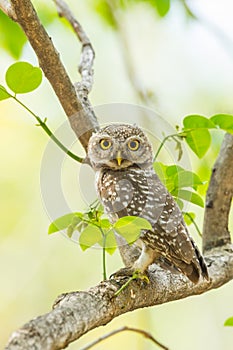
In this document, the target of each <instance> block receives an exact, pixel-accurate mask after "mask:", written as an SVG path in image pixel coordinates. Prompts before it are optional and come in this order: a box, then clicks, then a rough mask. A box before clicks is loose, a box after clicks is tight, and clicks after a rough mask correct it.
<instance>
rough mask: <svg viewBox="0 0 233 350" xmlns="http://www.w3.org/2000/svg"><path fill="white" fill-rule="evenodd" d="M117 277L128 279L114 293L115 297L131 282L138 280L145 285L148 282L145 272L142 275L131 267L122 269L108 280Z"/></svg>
mask: <svg viewBox="0 0 233 350" xmlns="http://www.w3.org/2000/svg"><path fill="white" fill-rule="evenodd" d="M118 277H129V279H128V280H127V281H126V282H125V283H124V284H123V285H122V286H121V287H120V289H119V290H118V291H117V292H116V293H115V296H117V295H118V294H120V293H121V292H122V291H123V290H124V289H125V288H126V287H127V286H128V285H129V284H130V282H131V281H133V280H136V279H140V280H141V281H143V282H146V283H149V282H150V281H149V278H148V276H147V275H146V274H145V272H144V273H142V272H141V271H138V270H135V269H133V268H132V267H124V268H122V269H120V270H119V271H117V272H115V273H114V274H112V275H111V276H110V278H118Z"/></svg>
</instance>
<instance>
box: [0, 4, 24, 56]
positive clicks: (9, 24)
mask: <svg viewBox="0 0 233 350" xmlns="http://www.w3.org/2000/svg"><path fill="white" fill-rule="evenodd" d="M26 42H27V37H26V35H25V34H24V32H23V30H22V29H21V28H20V26H19V25H18V24H16V23H15V22H14V21H12V20H11V19H10V18H9V17H8V16H6V15H5V14H4V13H3V12H2V11H1V10H0V45H1V47H2V48H3V49H5V50H6V51H8V53H9V54H10V55H11V56H13V58H15V59H19V57H20V55H21V53H22V50H23V47H24V44H25V43H26Z"/></svg>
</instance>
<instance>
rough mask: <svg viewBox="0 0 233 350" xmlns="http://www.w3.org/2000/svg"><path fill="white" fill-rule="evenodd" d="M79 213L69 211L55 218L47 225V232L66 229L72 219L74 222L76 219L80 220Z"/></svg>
mask: <svg viewBox="0 0 233 350" xmlns="http://www.w3.org/2000/svg"><path fill="white" fill-rule="evenodd" d="M80 214H81V213H69V214H66V215H63V216H61V217H60V218H58V219H56V220H55V221H53V222H52V223H51V224H50V225H49V228H48V234H49V235H50V234H51V233H54V232H58V231H61V230H64V229H66V228H67V227H68V226H69V225H70V224H71V223H72V222H73V220H74V219H76V222H77V220H79V221H81V219H80V217H79V215H80ZM81 215H82V214H81ZM77 223H78V222H77Z"/></svg>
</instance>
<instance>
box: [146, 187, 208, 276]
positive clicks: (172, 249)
mask: <svg viewBox="0 0 233 350" xmlns="http://www.w3.org/2000/svg"><path fill="white" fill-rule="evenodd" d="M140 238H141V239H142V240H143V241H144V242H145V243H146V244H147V245H149V246H150V247H151V248H152V249H154V250H156V251H157V252H158V254H161V256H163V257H165V258H166V259H167V260H168V261H170V262H171V263H172V264H174V265H175V266H176V267H177V268H178V269H179V270H180V271H181V272H183V273H184V274H185V275H187V276H188V278H189V279H190V280H192V281H193V282H197V281H198V279H199V277H200V275H201V274H202V275H203V276H204V277H205V278H206V279H208V272H207V268H206V265H205V262H204V259H203V257H202V256H201V254H200V252H199V250H198V248H197V246H196V244H195V243H194V241H193V239H192V237H191V236H190V235H189V233H188V230H187V228H186V226H185V223H184V220H183V217H182V213H181V212H180V209H179V208H178V206H177V204H176V203H175V201H174V199H173V197H172V196H171V195H170V194H169V193H168V192H167V197H166V201H165V204H164V208H163V211H162V212H161V215H160V217H159V218H158V220H157V222H156V223H154V225H153V231H146V232H143V233H142V235H141V237H140Z"/></svg>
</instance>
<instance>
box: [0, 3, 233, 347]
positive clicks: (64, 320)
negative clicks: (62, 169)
mask: <svg viewBox="0 0 233 350" xmlns="http://www.w3.org/2000/svg"><path fill="white" fill-rule="evenodd" d="M55 3H56V4H57V6H58V7H59V12H60V14H61V15H62V16H64V17H66V18H67V19H68V20H69V22H70V23H71V25H72V26H73V28H74V30H75V32H76V34H77V35H78V36H79V39H80V40H81V43H82V46H83V49H82V62H81V68H80V73H81V76H82V80H81V82H80V84H79V85H78V88H77V87H76V88H77V94H76V92H75V86H74V84H72V83H71V81H70V79H69V77H68V75H67V73H66V71H65V69H64V67H63V65H62V63H61V61H60V58H59V54H58V53H57V51H56V49H55V48H54V46H53V44H52V41H51V39H50V38H49V36H48V35H47V33H46V32H45V30H44V28H43V27H42V25H41V24H40V22H39V19H38V17H37V15H36V12H35V10H34V8H33V6H32V4H31V2H30V1H29V0H11V5H10V3H9V1H7V0H4V1H3V0H0V8H1V9H3V10H4V12H5V13H7V14H8V15H9V16H10V17H12V18H13V19H14V20H16V22H18V23H19V24H20V25H21V27H22V28H23V30H24V31H25V33H26V35H27V37H28V39H29V41H30V43H31V45H32V46H33V48H34V50H35V52H36V54H37V56H38V59H39V63H40V66H41V68H42V69H43V71H44V73H45V75H46V77H47V78H48V79H49V81H50V82H51V85H52V87H53V89H54V91H55V92H56V94H57V96H58V98H59V100H60V102H61V104H62V106H63V108H64V110H65V112H66V114H67V116H68V118H69V119H70V118H71V119H72V118H74V119H73V120H72V121H71V124H72V127H73V129H74V130H75V132H76V135H77V136H78V138H79V140H80V142H81V143H82V145H83V147H84V148H85V149H86V147H87V143H88V139H89V137H90V134H91V132H92V130H95V129H97V128H98V122H97V120H96V117H95V115H94V113H93V111H92V108H91V105H90V103H89V101H88V93H89V92H90V89H91V87H92V78H93V77H92V75H93V71H92V65H93V60H94V51H93V49H92V47H91V44H90V42H89V39H88V38H87V37H86V36H85V35H84V34H85V33H84V32H83V31H82V28H81V27H80V25H79V23H78V22H77V21H76V20H75V19H74V18H73V16H72V14H71V13H70V11H69V9H68V8H67V7H66V5H65V4H64V3H63V2H62V0H56V1H55ZM4 4H5V7H4ZM12 14H13V15H12ZM80 28H81V29H80ZM76 30H77V31H76ZM80 112H81V113H80ZM85 125H87V126H88V127H87V129H88V130H87V131H84V133H83V130H86V129H85V127H84V126H85ZM232 144H233V136H232V135H226V137H225V140H224V142H223V145H222V148H221V151H220V154H219V157H218V159H217V161H216V163H215V165H214V171H213V175H212V179H211V182H210V186H209V189H208V196H207V205H206V213H205V225H204V251H205V254H206V256H205V258H206V261H207V265H208V268H209V275H210V281H208V282H207V281H205V280H202V281H200V282H199V283H198V284H197V285H194V284H192V283H191V282H190V281H189V280H188V279H187V278H186V277H185V276H183V275H180V274H177V275H176V274H172V273H171V272H168V271H165V270H163V269H161V268H159V267H158V266H157V265H155V264H153V265H152V266H151V267H150V270H149V281H150V282H149V283H145V282H142V281H141V280H137V281H132V282H131V283H130V285H129V286H128V287H127V288H125V289H124V290H123V291H122V292H121V293H120V294H119V295H117V296H115V292H116V291H117V290H118V289H119V288H120V287H121V286H122V285H123V284H124V283H125V280H124V278H118V279H117V278H115V279H112V280H108V281H104V282H100V283H99V284H98V285H97V286H95V287H93V288H91V289H89V290H87V291H83V292H72V293H67V294H63V295H61V296H60V297H58V299H57V300H56V302H55V304H54V308H53V310H52V311H50V312H48V313H46V314H45V315H42V316H39V317H37V318H35V319H33V320H31V321H29V322H28V323H27V324H25V325H24V326H23V327H21V328H20V329H19V330H17V331H15V332H13V333H12V335H11V337H10V339H9V342H8V344H7V346H6V348H5V349H6V350H27V349H28V350H29V349H30V350H57V349H63V348H65V347H67V346H68V345H69V343H70V342H72V341H74V340H76V339H78V338H80V337H81V336H82V335H83V334H85V333H87V332H88V331H89V330H91V329H93V328H96V327H98V326H100V325H105V324H106V323H108V322H110V321H111V320H112V319H113V318H115V317H117V316H119V315H121V314H123V313H126V312H130V311H132V310H136V309H138V308H142V307H149V306H153V305H158V304H162V303H166V302H169V301H172V300H178V299H182V298H185V297H188V296H191V295H198V294H201V293H204V292H207V291H209V290H210V289H214V288H219V287H220V286H221V285H223V284H225V283H227V282H228V281H230V280H231V279H233V248H232V246H231V244H230V243H229V242H230V235H229V232H228V229H227V223H228V220H229V218H228V214H229V210H230V205H231V199H232V178H233V157H232ZM227 179H228V180H230V181H228V180H227ZM215 203H218V204H215ZM216 218H217V220H216ZM137 254H138V251H135V249H134V248H133V247H131V248H129V249H125V250H122V255H123V259H124V261H125V262H126V263H127V264H129V263H130V261H131V260H134V259H135V256H136V255H137Z"/></svg>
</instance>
